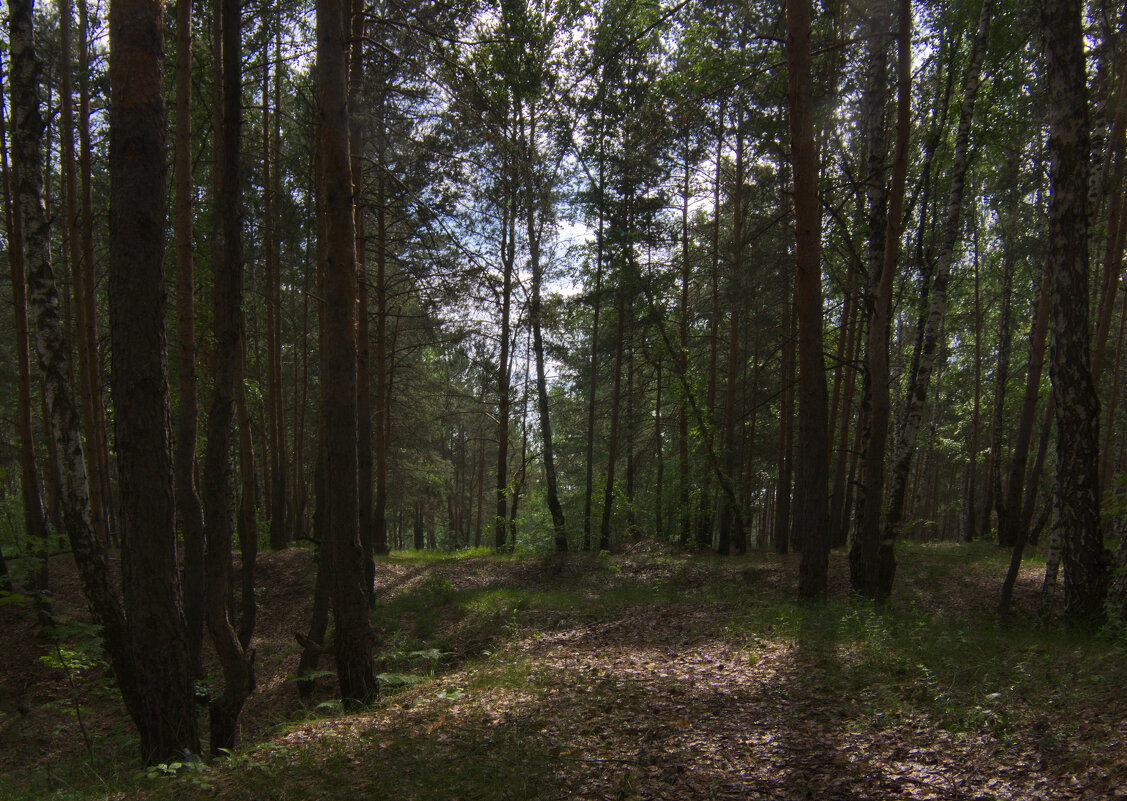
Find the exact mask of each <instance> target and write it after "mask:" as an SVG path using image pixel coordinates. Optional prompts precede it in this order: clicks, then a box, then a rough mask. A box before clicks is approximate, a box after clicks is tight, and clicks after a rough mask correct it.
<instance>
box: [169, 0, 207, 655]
mask: <svg viewBox="0 0 1127 801" xmlns="http://www.w3.org/2000/svg"><path fill="white" fill-rule="evenodd" d="M173 171H174V176H173V182H174V190H175V198H176V209H175V216H174V220H173V225H174V234H173V236H174V238H175V242H176V355H177V371H176V372H177V379H178V389H179V395H180V406H179V409H178V410H177V417H176V442H175V452H174V454H173V458H174V461H173V478H174V482H173V484H174V488H175V491H176V521H177V523H178V525H179V527H180V534H181V536H182V537H183V538H184V556H183V558H184V566H183V569H182V571H181V583H182V591H183V593H184V617H185V620H186V622H187V633H188V653H189V658H190V660H191V665H192V673H193V674H194V675H196V676H202V675H203V663H202V662H201V661H200V651H201V649H202V647H203V627H204V565H203V560H204V525H203V506H201V505H200V497H199V493H198V492H197V490H196V431H197V425H198V418H199V389H198V383H197V379H196V332H195V318H196V313H195V275H194V265H193V258H192V254H193V252H194V243H193V241H192V239H193V237H192V197H193V186H192V0H178V1H177V4H176V133H175V139H174V141H173Z"/></svg>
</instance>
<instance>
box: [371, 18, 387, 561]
mask: <svg viewBox="0 0 1127 801" xmlns="http://www.w3.org/2000/svg"><path fill="white" fill-rule="evenodd" d="M378 30H380V31H382V30H383V29H382V27H380V28H379V29H378ZM386 107H387V95H386V93H385V92H379V96H378V98H377V101H376V168H377V172H376V404H375V422H374V426H375V430H376V454H375V460H376V500H375V506H374V509H373V511H372V550H373V551H374V552H375V553H378V554H384V555H386V554H387V553H388V544H387V454H388V448H389V443H390V439H391V410H390V408H389V407H390V395H389V387H388V368H389V365H388V359H387V249H388V231H387V176H386V171H387V164H386V158H385V142H386V141H387V122H386V113H385V110H386Z"/></svg>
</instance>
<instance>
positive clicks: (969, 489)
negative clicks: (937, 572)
mask: <svg viewBox="0 0 1127 801" xmlns="http://www.w3.org/2000/svg"><path fill="white" fill-rule="evenodd" d="M974 219H975V224H974V408H973V410H972V411H971V424H970V425H971V429H970V442H969V443H968V444H967V464H966V469H965V471H964V474H963V520H962V523H963V530H962V532H960V533H961V539H962V540H963V542H972V541H973V540H974V538H975V536H976V534H977V531H978V526H977V524H978V521H977V520H976V519H975V511H976V509H977V504H976V502H975V499H976V497H977V495H978V450H979V447H978V440H979V429H980V427H981V425H980V424H981V420H982V270H981V269H980V266H981V260H980V259H979V249H978V220H977V215H976V216H975V218H974Z"/></svg>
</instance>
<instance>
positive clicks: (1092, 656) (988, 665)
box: [0, 544, 1127, 801]
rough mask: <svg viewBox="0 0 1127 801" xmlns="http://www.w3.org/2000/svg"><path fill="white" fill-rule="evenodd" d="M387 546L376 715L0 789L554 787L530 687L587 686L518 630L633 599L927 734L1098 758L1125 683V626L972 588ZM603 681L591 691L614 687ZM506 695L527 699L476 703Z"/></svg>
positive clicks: (925, 549)
mask: <svg viewBox="0 0 1127 801" xmlns="http://www.w3.org/2000/svg"><path fill="white" fill-rule="evenodd" d="M898 555H899V559H900V567H899V572H898V586H900V584H903V585H905V586H906V587H912V586H915V587H917V588H918V587H920V586H923V587H928V586H930V587H932V588H933V590H934V592H935V593H939V594H941V593H943V592H944V591H945V588H946V587H949V586H952V585H953V582H955V581H956V579H959V578H961V577H966V576H967V575H968V574H973V573H975V571H981V572H983V574H984V575H987V576H988V577H996V578H997V580H998V581H1000V577H1001V573H1002V572H1004V566H1005V554H1004V553H1003V552H1000V551H998V550H997V549H994V548H992V547H990V546H987V545H979V544H975V545H971V546H963V545H959V546H950V545H945V546H939V545H906V546H905V547H901V548H900V549H899V551H898ZM392 559H393V560H396V561H400V562H401V563H402V564H405V565H407V566H409V567H411V568H413V569H414V568H418V569H419V571H420V572H419V573H418V574H411V577H410V578H411V580H410V581H405V582H403V583H402V584H401V585H400V586H398V587H397V588H395V589H394V590H389V591H387V592H385V593H384V594H382V595H381V596H380V599H379V602H378V606H377V609H376V613H375V618H374V619H375V621H376V625H377V629H378V633H379V635H380V639H381V643H382V647H381V650H380V653H379V655H378V657H377V662H376V665H375V669H376V671H377V672H378V673H379V674H380V676H381V680H382V685H383V696H382V698H381V700H380V701H379V702H378V704H377V705H376V706H375V707H374V708H373V709H371V710H368V711H367V712H365V713H364V714H362V715H359V716H354V717H346V716H342V715H341V714H340V712H339V707H338V706H335V705H334V704H332V703H322V704H321V705H320V706H319V707H312V708H310V709H307V710H305V711H304V712H303V713H302V714H301V715H300V716H298V717H296V718H294V719H292V720H290V721H288V722H286V723H283V724H280V725H279V726H277V727H276V728H275V729H274V730H273V734H272V736H271V738H270V739H269V740H267V741H265V742H261V743H258V744H250V745H248V746H247V747H246V748H245V749H244V750H242V751H240V752H239V753H237V754H234V755H231V756H228V757H226V758H224V759H219V760H215V761H213V762H211V763H202V762H196V761H192V760H185V761H184V762H182V763H173V764H169V765H165V766H157V767H156V768H150V769H148V770H146V771H141V770H140V769H139V768H138V767H137V766H136V765H134V764H131V763H129V762H128V758H129V757H128V754H129V749H124V748H123V749H119V753H118V755H117V756H116V757H115V758H111V759H109V761H107V762H100V763H99V764H97V765H96V766H95V767H91V766H90V765H89V764H86V763H85V762H83V761H82V760H81V759H80V758H78V757H75V758H74V760H73V763H69V762H68V763H66V764H62V763H55V764H52V765H51V766H50V768H48V769H47V772H46V773H45V772H44V771H39V772H37V773H35V774H33V775H27V776H18V777H3V778H2V779H0V801H5V800H6V799H11V801H30V799H33V798H34V799H47V798H53V799H87V798H103V797H109V798H119V799H126V798H129V799H132V798H152V799H173V798H175V799H195V798H200V799H202V798H211V797H215V796H216V795H218V796H220V797H223V798H232V799H263V800H265V799H274V800H277V801H283V800H286V799H341V800H342V801H343V800H344V799H348V800H349V801H351V800H352V799H357V798H402V799H419V800H420V801H422V800H423V799H454V798H467V799H468V798H474V799H534V798H546V797H559V796H560V789H559V785H558V782H559V775H558V772H559V770H560V767H559V766H560V764H561V759H564V760H565V762H566V754H567V753H569V752H568V748H569V744H568V743H566V742H561V741H560V739H559V737H558V736H553V735H552V734H551V732H553V731H560V730H564V731H566V730H567V727H568V722H567V721H563V722H561V721H549V720H546V719H545V717H544V716H545V715H550V711H548V710H549V709H550V707H546V706H544V701H545V699H546V698H547V696H546V693H547V692H548V689H547V688H549V687H554V688H556V689H554V690H552V692H558V688H559V687H560V686H572V685H575V686H581V685H582V684H583V681H578V682H576V681H570V682H569V681H565V679H569V680H570V679H574V677H566V676H561V675H559V673H558V672H557V669H555V668H552V669H550V668H548V667H546V666H545V665H544V664H542V663H539V662H538V661H537V659H536V658H535V656H532V655H530V653H529V652H527V651H525V650H523V649H522V647H521V645H520V643H522V642H525V643H527V642H529V641H535V640H536V638H538V637H540V636H547V635H548V634H549V633H551V632H555V631H566V630H569V629H576V628H577V627H584V626H590V624H592V623H599V622H602V621H616V620H627V621H629V620H633V619H635V618H636V616H637V615H638V613H639V611H640V610H643V609H645V610H654V609H656V610H658V613H659V615H668V616H669V617H676V616H677V615H681V614H683V613H684V612H685V611H686V610H689V611H692V612H694V613H695V614H694V615H689V616H684V617H682V618H678V619H679V620H681V621H682V622H681V623H680V624H679V625H680V626H681V628H680V629H679V630H676V631H674V630H671V631H670V632H669V633H668V634H663V632H662V630H661V628H660V627H654V631H652V632H649V631H647V632H646V633H645V636H646V637H647V638H650V639H646V640H645V642H651V641H653V639H657V640H659V641H660V642H662V643H663V644H664V645H666V646H669V645H670V644H672V645H673V646H675V645H676V643H677V642H678V641H680V639H689V638H691V639H693V640H694V641H696V642H700V641H709V640H710V639H714V640H716V641H717V642H721V643H724V644H725V645H726V646H734V647H736V648H738V649H740V650H742V651H743V652H744V653H746V656H747V660H748V662H749V664H750V665H752V666H754V665H755V664H756V662H757V661H758V660H760V659H761V658H766V656H767V654H768V653H770V654H772V655H773V656H772V658H774V659H776V660H778V658H779V657H778V655H779V654H780V653H781V654H782V662H781V664H782V665H783V667H782V668H781V669H780V670H781V672H775V673H772V674H770V676H769V677H768V678H764V679H763V681H764V685H763V686H762V687H760V688H759V691H762V692H770V693H774V694H778V695H790V696H793V697H794V698H795V699H799V698H807V699H808V698H811V697H814V698H817V699H820V700H821V701H823V702H824V704H823V706H824V708H825V709H826V710H828V711H829V714H831V715H832V716H834V717H835V719H836V723H835V725H837V726H839V727H841V728H849V729H852V730H857V731H862V732H864V731H874V730H886V729H890V728H894V727H897V726H912V727H916V728H919V727H928V728H938V729H943V730H946V731H947V732H950V733H952V734H953V735H955V736H972V735H973V736H978V737H983V736H985V737H989V738H993V739H994V740H995V741H996V742H998V743H999V744H1000V745H1002V746H1005V745H1007V744H1012V743H1013V742H1014V741H1015V740H1018V739H1025V740H1028V739H1030V738H1032V739H1034V740H1035V741H1036V743H1037V744H1038V746H1039V747H1041V748H1042V749H1043V750H1045V749H1047V750H1050V751H1052V752H1053V753H1055V754H1057V755H1058V756H1059V760H1060V764H1061V765H1064V766H1065V767H1066V768H1067V769H1069V770H1072V769H1080V768H1083V767H1084V766H1086V765H1089V764H1091V763H1092V760H1094V759H1097V756H1096V755H1098V753H1099V750H1100V749H1099V745H1100V744H1099V743H1094V742H1090V741H1086V740H1084V739H1083V737H1081V736H1080V734H1081V733H1080V731H1079V726H1078V723H1077V721H1078V720H1082V719H1083V718H1084V716H1085V715H1086V714H1088V713H1089V711H1090V710H1091V709H1092V708H1097V709H1098V708H1099V707H1100V704H1101V703H1102V701H1101V699H1109V698H1112V697H1113V696H1114V695H1115V692H1116V689H1115V688H1118V687H1121V686H1122V685H1123V683H1124V681H1125V680H1127V649H1125V647H1124V645H1123V644H1122V643H1123V640H1121V639H1115V638H1108V637H1102V638H1101V637H1095V638H1093V637H1090V636H1085V635H1081V634H1078V633H1075V632H1071V631H1068V630H1064V629H1060V628H1053V627H1043V626H1040V625H1038V623H1037V622H1036V621H1035V620H1031V619H1022V618H1020V617H1019V618H1017V619H1014V620H1010V621H1006V622H1005V624H1003V623H1002V621H999V620H998V619H997V618H995V617H994V616H992V615H989V614H986V613H979V612H975V611H973V610H974V609H978V608H982V609H985V608H988V604H986V603H982V604H979V605H978V606H972V611H971V612H970V613H967V612H966V608H965V607H959V606H957V605H956V606H953V607H951V608H950V609H949V608H947V607H945V606H944V605H943V604H939V605H936V606H926V605H924V604H923V603H921V602H920V601H919V599H918V597H917V596H918V594H919V593H918V591H909V590H908V589H904V590H898V593H899V594H898V595H897V596H895V597H894V598H893V600H892V601H891V602H890V603H888V604H886V605H883V606H877V605H874V604H872V603H868V602H865V601H861V600H856V599H850V600H834V601H831V602H830V603H827V604H824V605H806V604H801V603H798V602H796V601H794V600H793V599H792V596H791V593H792V591H793V590H792V586H793V582H792V579H793V577H791V576H790V575H789V571H790V567H786V568H785V569H784V568H783V567H782V566H780V564H779V563H778V562H777V560H776V558H775V557H773V556H769V555H764V554H753V555H748V556H746V557H740V558H737V559H732V560H720V559H717V558H715V557H711V556H693V555H677V554H657V555H652V554H651V555H645V556H630V555H625V556H612V555H600V556H593V555H591V556H588V555H572V556H570V557H568V558H566V559H560V558H547V559H545V558H543V557H523V558H520V557H511V556H504V557H492V556H485V555H482V554H480V553H474V554H468V555H461V556H458V557H453V558H446V559H436V558H433V557H430V556H427V557H415V556H411V557H406V558H404V557H400V556H395V557H392ZM839 568H840V564H839ZM483 577H484V578H483ZM991 581H994V579H993V578H991ZM996 583H997V582H994V583H991V584H989V585H988V588H989V589H990V590H991V591H992V590H993V589H994V587H995V585H996ZM987 600H988V599H987ZM684 620H689V621H691V623H685V622H683V621H684ZM686 626H691V627H692V628H691V630H686V628H685V627H686ZM663 637H667V638H668V639H662V638H663ZM679 638H680V639H679ZM577 670H578V668H577ZM764 675H765V676H767V675H768V674H766V673H765V674H764ZM616 686H618V685H615V684H614V683H613V682H611V683H609V684H606V686H603V685H600V686H599V687H595V688H594V691H595V692H596V694H608V693H611V694H612V693H613V692H615V690H614V687H616ZM624 686H625V685H624ZM630 686H631V687H633V685H630ZM290 688H291V689H288V690H286V691H287V692H289V691H292V685H290ZM634 689H635V691H636V690H637V688H634ZM576 691H578V690H576ZM585 691H586V692H588V693H590V692H592V689H591V688H588V689H586V690H585ZM623 692H625V690H624V691H623ZM499 698H500V699H503V700H504V702H505V703H506V704H508V705H509V707H507V708H515V709H519V710H520V712H521V713H520V714H510V715H503V716H500V717H498V716H497V715H496V714H493V713H491V712H490V709H491V708H493V707H491V706H490V704H493V705H494V706H495V705H496V703H498V700H497V699H499ZM549 724H551V725H549ZM122 737H125V735H122ZM102 745H104V744H102ZM119 745H120V744H119ZM105 753H106V751H105V749H104V748H102V749H101V750H100V751H99V754H105ZM561 754H563V755H564V756H562V757H561ZM48 774H49V775H48Z"/></svg>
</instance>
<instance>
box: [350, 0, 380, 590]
mask: <svg viewBox="0 0 1127 801" xmlns="http://www.w3.org/2000/svg"><path fill="white" fill-rule="evenodd" d="M351 2H352V8H351V13H350V21H349V27H350V31H351V38H350V42H349V53H348V124H349V131H348V148H349V167H350V169H351V170H352V195H353V203H352V208H353V226H354V229H355V233H356V272H357V279H358V280H357V284H358V286H357V300H358V304H357V310H356V312H357V321H356V322H357V327H356V393H357V395H356V465H357V486H358V491H359V495H358V510H359V518H358V520H359V522H358V526H359V532H360V549H361V552H362V554H363V560H364V590H365V592H366V593H367V595H368V602H369V604H374V603H375V600H376V596H375V580H376V564H375V560H374V558H373V557H374V554H375V525H374V520H373V513H374V512H375V508H374V504H373V489H374V476H373V474H372V358H371V347H370V339H371V337H370V329H369V325H368V259H367V243H366V237H365V236H364V212H365V209H366V208H367V198H366V192H365V189H364V125H363V120H362V118H361V104H362V102H363V98H362V96H361V95H362V92H363V88H364V42H365V37H366V35H367V30H366V29H367V24H366V17H365V13H364V0H351ZM381 169H382V165H381Z"/></svg>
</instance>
